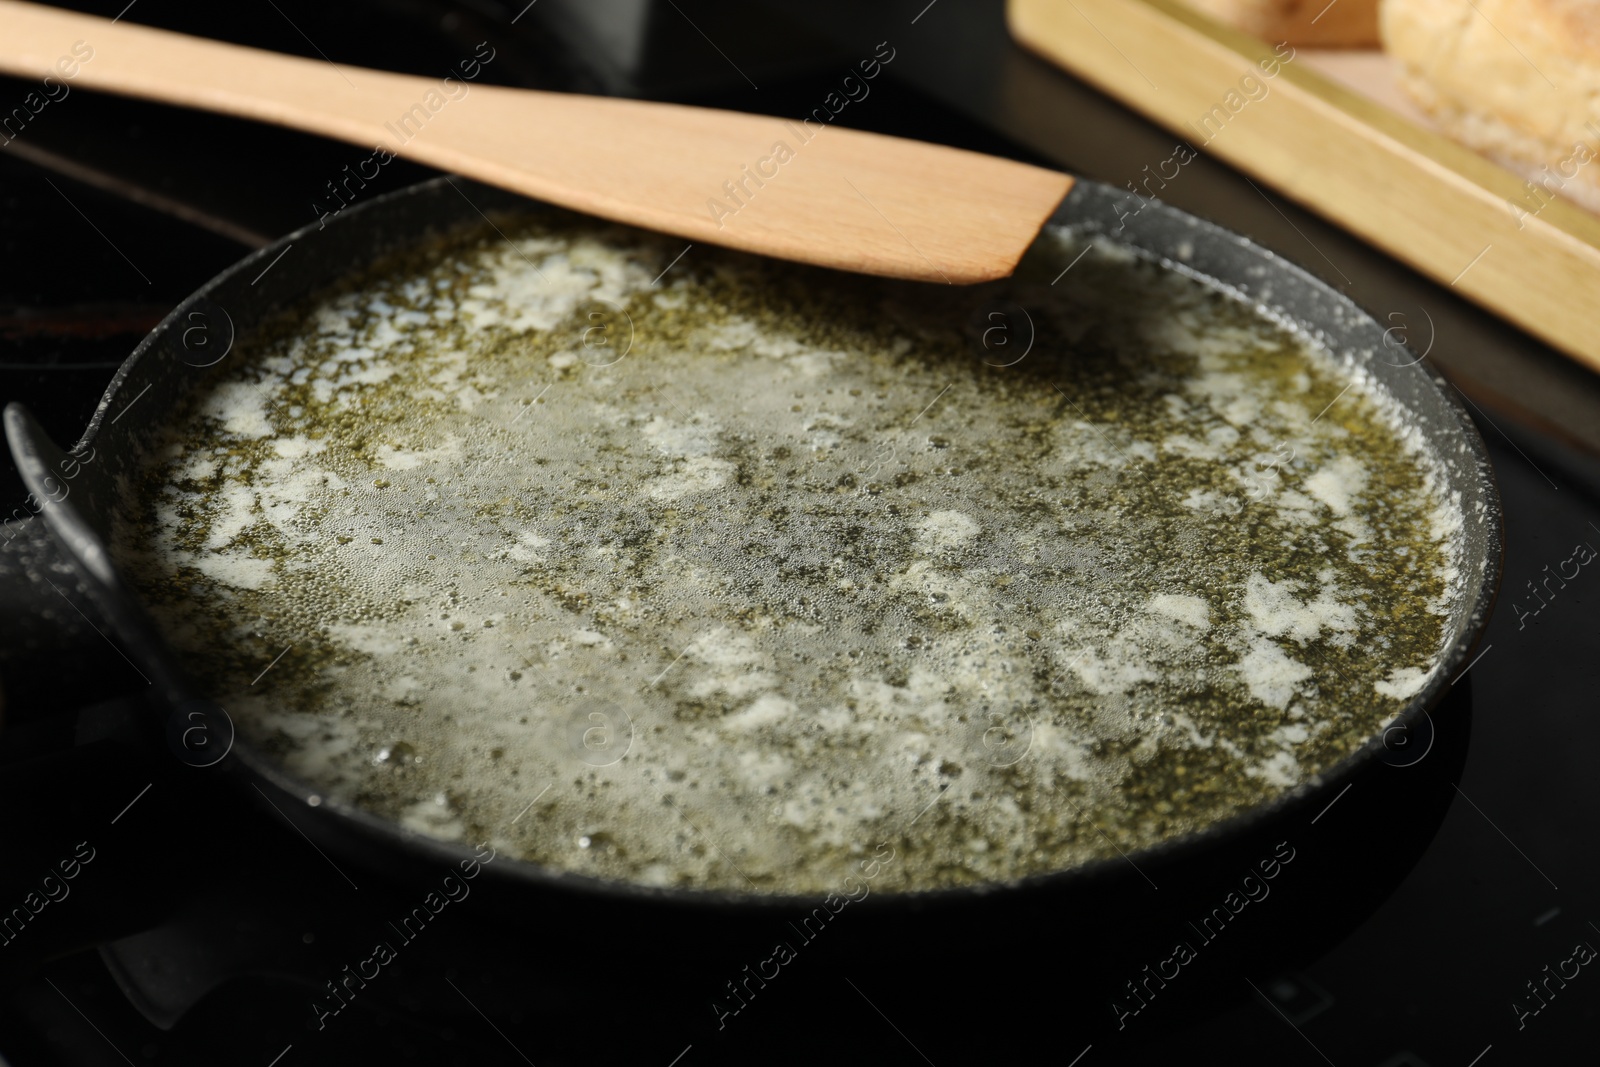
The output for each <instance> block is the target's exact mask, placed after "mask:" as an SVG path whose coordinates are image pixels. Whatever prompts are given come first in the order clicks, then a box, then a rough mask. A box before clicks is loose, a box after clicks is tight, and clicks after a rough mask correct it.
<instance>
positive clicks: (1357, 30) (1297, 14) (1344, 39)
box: [1187, 0, 1378, 48]
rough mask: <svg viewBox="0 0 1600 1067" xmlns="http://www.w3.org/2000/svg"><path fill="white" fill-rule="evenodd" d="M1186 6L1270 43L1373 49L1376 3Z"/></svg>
mask: <svg viewBox="0 0 1600 1067" xmlns="http://www.w3.org/2000/svg"><path fill="white" fill-rule="evenodd" d="M1187 2H1188V4H1189V6H1190V7H1193V8H1197V9H1198V10H1200V11H1203V12H1205V13H1206V14H1208V15H1210V16H1212V17H1213V18H1216V19H1218V20H1219V21H1222V22H1226V23H1227V24H1228V25H1230V26H1235V27H1237V28H1239V29H1241V30H1244V31H1245V32H1246V33H1250V34H1254V35H1255V36H1257V37H1262V38H1265V39H1266V40H1268V41H1271V42H1278V41H1288V42H1289V43H1290V44H1294V45H1307V46H1310V47H1348V48H1376V47H1377V46H1378V0H1332V2H1330V0H1187Z"/></svg>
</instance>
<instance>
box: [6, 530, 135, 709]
mask: <svg viewBox="0 0 1600 1067" xmlns="http://www.w3.org/2000/svg"><path fill="white" fill-rule="evenodd" d="M0 604H3V605H4V610H0V683H3V685H4V704H5V710H6V715H7V717H8V718H9V719H10V720H11V721H12V722H13V723H15V722H18V721H21V720H24V719H27V718H29V717H31V716H33V715H35V714H43V713H45V712H47V711H49V710H50V709H55V708H72V709H76V708H79V707H83V706H85V705H87V704H91V703H94V702H97V701H101V700H106V699H109V698H111V697H114V696H117V695H121V694H123V693H126V692H128V691H129V689H130V683H131V687H132V688H138V689H142V688H144V686H145V683H144V682H143V681H141V680H140V676H139V674H138V673H137V672H136V670H135V669H134V668H133V667H132V665H131V664H127V665H124V664H123V660H122V657H121V656H120V655H118V653H116V652H114V651H113V650H112V647H111V646H109V645H108V644H107V639H106V638H105V637H104V636H103V635H104V633H105V632H107V631H106V623H105V620H104V618H103V617H102V616H101V614H100V611H99V609H98V607H97V606H96V604H95V601H94V597H93V596H92V594H91V592H90V590H89V588H88V585H87V583H86V582H85V581H84V579H83V578H82V576H81V574H80V572H79V570H78V568H77V566H76V565H75V564H74V563H73V562H72V561H71V560H70V559H69V558H68V556H67V554H66V553H65V552H63V551H62V549H61V547H60V545H59V543H58V542H57V541H56V539H55V536H54V535H53V534H52V533H51V532H50V531H49V530H48V529H47V528H46V526H45V524H44V522H43V521H42V520H41V519H39V518H38V517H37V516H36V515H33V514H31V513H30V511H29V508H28V506H27V505H26V504H23V505H19V506H18V507H16V508H14V509H12V511H11V512H10V513H9V514H8V515H7V516H6V517H5V518H4V519H3V520H0ZM107 657H109V659H110V660H112V661H115V665H111V664H108V663H107V662H106V661H107Z"/></svg>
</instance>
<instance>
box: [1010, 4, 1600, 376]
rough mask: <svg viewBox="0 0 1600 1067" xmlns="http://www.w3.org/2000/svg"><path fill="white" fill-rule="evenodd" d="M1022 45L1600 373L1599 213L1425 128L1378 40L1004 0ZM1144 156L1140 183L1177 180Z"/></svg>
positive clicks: (1155, 12) (1161, 9)
mask: <svg viewBox="0 0 1600 1067" xmlns="http://www.w3.org/2000/svg"><path fill="white" fill-rule="evenodd" d="M1007 16H1008V19H1009V22H1010V26H1011V32H1012V34H1013V35H1014V36H1015V37H1016V39H1017V40H1018V41H1019V42H1021V43H1022V44H1023V45H1025V46H1026V47H1028V48H1030V49H1032V50H1034V51H1036V52H1038V53H1040V54H1041V55H1043V56H1044V57H1046V58H1047V59H1049V60H1051V61H1052V62H1055V63H1057V64H1059V65H1060V66H1062V67H1064V68H1065V69H1067V70H1068V71H1070V72H1071V73H1073V74H1074V75H1076V76H1078V77H1079V78H1082V79H1083V80H1085V81H1087V82H1089V83H1091V84H1093V85H1095V86H1097V87H1098V88H1100V89H1102V90H1103V91H1105V92H1107V93H1109V94H1111V95H1113V96H1115V97H1117V98H1118V99H1120V100H1122V101H1123V102H1124V103H1126V104H1128V105H1129V106H1130V107H1132V108H1134V109H1135V110H1137V111H1139V112H1141V113H1143V114H1144V115H1146V116H1147V117H1149V118H1150V119H1152V120H1153V121H1155V122H1157V123H1160V124H1161V125H1162V126H1165V127H1166V128H1167V129H1169V130H1171V131H1172V132H1173V133H1174V134H1175V135H1176V136H1177V137H1178V138H1180V139H1182V140H1183V141H1184V142H1185V144H1186V145H1187V146H1190V147H1192V148H1193V149H1196V150H1199V151H1203V152H1209V153H1211V154H1213V155H1216V156H1217V157H1219V158H1221V159H1223V160H1226V161H1227V162H1228V163H1230V164H1232V165H1233V166H1235V167H1237V168H1238V169H1240V170H1242V171H1244V172H1245V173H1246V174H1249V175H1251V176H1252V177H1254V178H1257V179H1259V180H1260V181H1262V182H1263V183H1265V184H1269V185H1271V186H1273V187H1274V188H1276V189H1277V190H1278V191H1279V192H1281V193H1282V194H1284V195H1285V196H1288V197H1290V198H1291V199H1293V200H1296V201H1298V202H1299V203H1301V204H1302V205H1304V206H1305V207H1307V208H1309V209H1310V210H1312V211H1315V212H1317V213H1318V214H1320V215H1322V216H1324V217H1326V218H1327V219H1329V220H1330V221H1332V222H1334V223H1337V224H1338V225H1340V226H1342V227H1344V228H1345V229H1347V230H1349V231H1351V232H1352V233H1355V234H1357V235H1359V236H1360V237H1362V238H1363V239H1365V240H1366V241H1368V242H1370V243H1371V244H1373V245H1376V246H1377V247H1379V248H1382V249H1383V250H1384V251H1386V252H1388V253H1389V254H1391V255H1393V256H1395V257H1396V258H1398V259H1400V260H1402V261H1404V262H1406V263H1408V264H1410V265H1411V266H1413V267H1415V268H1416V269H1417V270H1419V271H1421V272H1422V273H1424V274H1426V275H1428V276H1429V277H1431V278H1433V279H1434V280H1436V281H1438V282H1439V283H1441V284H1443V285H1446V286H1448V287H1450V288H1453V289H1455V290H1456V291H1458V292H1460V293H1461V294H1462V295H1464V296H1466V297H1468V298H1469V299H1471V300H1473V301H1475V302H1477V303H1478V304H1481V305H1482V306H1484V307H1486V308H1488V309H1490V310H1491V311H1494V312H1495V313H1497V314H1499V315H1501V316H1503V317H1505V318H1506V319H1508V320H1510V321H1511V322H1514V323H1516V324H1517V325H1518V326H1520V327H1522V328H1523V329H1524V330H1527V331H1528V332H1529V333H1531V334H1533V335H1535V336H1537V337H1539V338H1541V339H1543V340H1545V341H1547V342H1549V343H1550V344H1551V345H1553V346H1554V347H1556V348H1559V349H1561V350H1562V351H1564V352H1566V353H1568V354H1569V355H1571V356H1572V357H1574V358H1575V359H1577V360H1579V361H1581V362H1583V363H1584V364H1586V365H1587V366H1589V367H1590V368H1592V369H1594V370H1597V371H1600V217H1597V216H1595V215H1592V214H1590V213H1589V212H1587V211H1585V210H1583V209H1582V208H1579V207H1577V206H1575V205H1572V204H1569V203H1567V202H1566V201H1564V200H1561V199H1559V198H1558V199H1556V200H1554V201H1551V202H1549V203H1547V204H1544V206H1543V207H1542V208H1540V209H1539V210H1538V211H1537V212H1534V211H1532V210H1531V208H1533V207H1535V206H1537V205H1539V204H1540V203H1542V201H1540V200H1536V199H1533V198H1532V197H1531V196H1530V191H1529V188H1528V184H1527V183H1526V181H1525V180H1524V179H1523V178H1521V177H1520V176H1518V175H1516V174H1514V173H1512V172H1511V171H1509V170H1506V169H1504V168H1502V167H1500V166H1498V165H1497V164H1495V163H1493V162H1491V161H1490V160H1488V159H1485V158H1484V157H1482V156H1480V155H1478V154H1477V153H1475V152H1473V151H1471V150H1470V149H1467V148H1464V147H1462V146H1461V145H1458V144H1456V143H1455V142H1454V141H1451V140H1449V139H1448V138H1446V137H1444V136H1443V135H1442V134H1440V133H1438V132H1437V131H1435V130H1434V129H1432V128H1431V127H1430V126H1429V125H1428V123H1427V120H1426V119H1425V118H1424V117H1423V116H1422V115H1421V113H1420V112H1418V111H1417V110H1416V109H1415V108H1414V107H1412V106H1411V104H1410V103H1409V102H1408V101H1407V100H1406V98H1405V97H1404V95H1403V94H1402V93H1401V92H1400V90H1399V87H1398V86H1397V85H1396V84H1395V80H1394V74H1393V70H1392V68H1391V67H1390V66H1389V63H1390V61H1389V60H1388V59H1387V57H1385V56H1383V55H1382V54H1381V53H1375V52H1353V53H1352V52H1345V53H1333V52H1330V51H1312V50H1309V49H1299V50H1295V49H1291V48H1289V46H1287V45H1278V46H1276V49H1275V47H1274V46H1273V45H1269V44H1267V43H1266V42H1264V41H1261V40H1259V39H1257V38H1254V37H1250V36H1248V35H1246V34H1243V33H1240V32H1238V31H1236V30H1233V29H1231V28H1229V27H1225V26H1222V25H1219V24H1218V23H1215V22H1213V21H1211V20H1210V19H1208V18H1206V17H1205V16H1203V15H1200V14H1198V13H1197V12H1195V11H1192V10H1191V9H1189V8H1187V7H1185V6H1183V5H1182V4H1181V3H1179V2H1177V0H1067V2H1063V0H1008V6H1007ZM1181 160H1182V155H1181V154H1179V155H1177V156H1174V157H1171V158H1169V159H1167V160H1154V159H1153V160H1151V161H1150V167H1148V168H1147V169H1146V171H1145V172H1144V173H1143V174H1142V175H1141V180H1140V182H1139V183H1138V185H1137V187H1136V190H1135V191H1137V192H1140V193H1141V194H1146V193H1147V194H1149V195H1155V196H1159V195H1160V189H1161V186H1162V184H1163V183H1165V182H1167V181H1182V180H1183V177H1182V163H1181Z"/></svg>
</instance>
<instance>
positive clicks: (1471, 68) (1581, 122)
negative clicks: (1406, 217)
mask: <svg viewBox="0 0 1600 1067" xmlns="http://www.w3.org/2000/svg"><path fill="white" fill-rule="evenodd" d="M1380 21H1381V29H1382V33H1383V43H1384V47H1385V48H1386V49H1387V50H1388V51H1389V53H1390V54H1391V55H1392V56H1394V58H1395V59H1396V60H1397V61H1398V62H1399V63H1400V65H1401V84H1402V85H1403V86H1404V87H1405V89H1406V92H1407V93H1409V94H1410V95H1411V96H1412V97H1413V98H1414V99H1415V100H1416V102H1417V104H1418V105H1419V106H1420V107H1421V108H1422V109H1423V110H1424V111H1426V112H1427V113H1428V115H1429V116H1430V117H1432V118H1433V120H1434V121H1435V122H1437V123H1438V124H1439V126H1440V127H1441V128H1442V129H1443V130H1444V131H1445V132H1446V133H1447V134H1449V135H1450V136H1451V137H1454V138H1455V139H1456V140H1458V141H1460V142H1462V143H1463V144H1465V145H1467V146H1468V147H1471V148H1474V149H1476V150H1478V151H1480V152H1482V153H1484V154H1485V155H1487V156H1489V157H1490V158H1492V159H1494V160H1495V161H1496V162H1499V163H1501V164H1502V165H1504V166H1506V167H1508V168H1510V169H1511V170H1514V171H1516V172H1517V173H1519V174H1521V175H1523V176H1524V177H1525V178H1527V179H1528V180H1529V181H1530V182H1532V183H1533V184H1534V186H1536V188H1533V189H1528V190H1527V191H1526V192H1527V195H1526V196H1525V197H1524V198H1523V200H1524V203H1522V204H1521V209H1522V210H1526V211H1537V210H1538V209H1539V208H1540V207H1542V206H1543V204H1544V203H1546V202H1548V200H1549V199H1550V198H1551V195H1552V194H1560V195H1562V196H1565V197H1567V198H1568V199H1570V200H1573V201H1575V202H1577V203H1579V204H1582V205H1583V206H1585V207H1587V208H1589V209H1590V210H1591V211H1600V158H1597V156H1600V0H1383V5H1382V11H1381V16H1380Z"/></svg>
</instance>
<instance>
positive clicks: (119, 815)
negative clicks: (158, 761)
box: [111, 782, 155, 826]
mask: <svg viewBox="0 0 1600 1067" xmlns="http://www.w3.org/2000/svg"><path fill="white" fill-rule="evenodd" d="M151 785H155V783H154V782H151V783H150V785H147V786H145V787H144V788H143V789H141V790H139V796H137V797H134V798H133V799H132V800H130V801H128V808H131V807H133V806H134V805H135V804H137V803H139V797H142V796H144V795H145V794H146V793H148V792H150V786H151ZM128 808H123V809H122V810H121V811H119V812H117V819H120V818H122V817H123V816H124V815H126V814H128ZM117 819H112V820H111V825H112V826H115V825H117Z"/></svg>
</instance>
